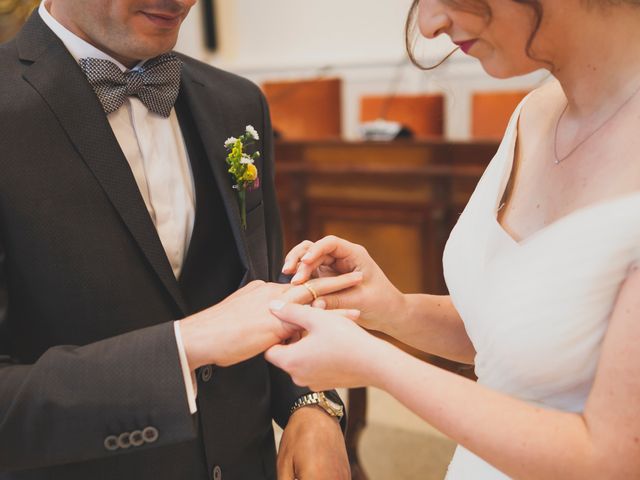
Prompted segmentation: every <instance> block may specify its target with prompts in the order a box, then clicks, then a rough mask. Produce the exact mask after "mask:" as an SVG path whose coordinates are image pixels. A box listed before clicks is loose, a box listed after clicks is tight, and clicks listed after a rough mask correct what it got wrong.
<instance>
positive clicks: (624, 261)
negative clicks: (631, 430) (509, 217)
mask: <svg viewBox="0 0 640 480" xmlns="http://www.w3.org/2000/svg"><path fill="white" fill-rule="evenodd" d="M525 101H526V99H525ZM523 103H524V101H523ZM521 106H522V104H521ZM521 106H520V107H518V109H517V110H516V112H515V113H514V115H513V117H512V119H511V122H510V124H509V126H508V128H507V131H506V133H505V137H504V140H503V142H502V144H501V146H500V148H499V150H498V152H497V153H496V156H495V157H494V159H493V160H492V161H491V163H490V164H489V166H488V167H487V170H486V171H485V173H484V175H483V176H482V178H481V180H480V182H479V183H478V186H477V187H476V190H475V191H474V193H473V195H472V197H471V199H470V200H469V203H468V205H467V207H466V208H465V210H464V212H463V213H462V215H461V216H460V218H459V220H458V223H457V224H456V226H455V228H454V229H453V231H452V232H451V236H450V238H449V240H448V242H447V245H446V248H445V252H444V260H443V261H444V273H445V278H446V282H447V286H448V288H449V292H450V294H451V298H452V301H453V303H454V305H455V306H456V308H457V309H458V312H459V313H460V315H461V317H462V319H463V321H464V324H465V327H466V330H467V333H468V334H469V337H470V339H471V341H472V342H473V345H474V347H475V349H476V352H477V355H476V358H475V371H476V375H477V376H478V382H479V383H481V384H483V385H485V386H487V387H490V388H492V389H494V390H497V391H500V392H503V393H505V394H508V395H511V396H513V397H517V398H519V399H522V400H524V401H526V402H529V403H531V404H535V405H538V406H543V407H546V408H553V409H559V410H564V411H569V412H580V411H582V410H583V408H584V405H585V402H586V399H587V396H588V395H589V390H590V389H591V385H592V383H593V380H594V376H595V372H596V366H597V364H598V358H599V355H600V348H601V344H602V341H603V337H604V335H605V333H606V330H607V325H608V319H609V315H610V313H611V311H612V309H613V307H614V304H615V301H616V296H617V293H618V291H619V288H620V286H621V284H622V283H623V282H624V279H625V277H626V276H627V274H628V271H629V268H630V267H631V266H632V265H633V264H634V263H637V262H638V261H639V260H640V192H637V193H634V194H630V195H625V196H622V197H618V198H615V199H613V200H609V201H606V202H603V203H598V204H596V205H591V206H587V207H585V208H581V209H579V210H577V211H575V212H573V213H571V214H570V215H567V216H566V217H564V218H561V219H559V220H558V221H555V222H553V223H552V224H550V225H548V226H546V227H544V228H543V229H541V230H540V231H538V232H536V233H534V234H533V235H531V236H529V237H527V238H525V239H524V240H523V241H520V242H517V241H515V240H514V239H513V238H512V237H511V236H510V235H509V234H508V233H507V232H506V231H505V230H504V229H503V228H502V226H501V225H500V224H499V223H498V220H497V210H498V203H499V202H500V201H501V199H502V196H503V192H504V190H505V188H506V185H507V182H508V180H509V177H510V174H511V168H512V162H513V157H514V147H515V143H516V135H517V120H518V115H519V111H520V108H521ZM469 408H473V405H469ZM514 440H516V439H515V438H514ZM446 478H447V480H498V479H505V478H508V477H507V476H506V475H504V474H502V473H501V472H499V471H498V470H497V469H495V468H494V467H492V466H491V465H489V464H488V463H486V462H485V461H483V460H482V459H480V458H479V457H477V456H476V455H474V454H473V453H471V452H469V451H468V450H466V449H465V448H463V447H461V446H459V447H458V448H457V450H456V452H455V455H454V457H453V460H452V461H451V464H450V466H449V471H448V473H447V477H446Z"/></svg>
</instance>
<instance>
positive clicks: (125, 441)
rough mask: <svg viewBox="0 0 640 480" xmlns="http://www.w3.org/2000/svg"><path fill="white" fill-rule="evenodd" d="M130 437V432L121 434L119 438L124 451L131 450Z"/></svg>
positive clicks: (119, 443)
mask: <svg viewBox="0 0 640 480" xmlns="http://www.w3.org/2000/svg"><path fill="white" fill-rule="evenodd" d="M130 437H131V434H130V433H129V432H125V433H121V434H120V436H119V437H118V446H119V447H120V448H122V449H127V448H129V447H130V446H131V441H130V440H129V439H130Z"/></svg>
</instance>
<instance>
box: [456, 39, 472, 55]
mask: <svg viewBox="0 0 640 480" xmlns="http://www.w3.org/2000/svg"><path fill="white" fill-rule="evenodd" d="M477 41H478V40H477V39H475V38H474V39H472V40H464V41H462V42H453V43H455V44H456V45H458V46H459V47H460V50H462V51H463V52H464V53H469V50H471V47H473V46H474V45H475V44H476V42H477Z"/></svg>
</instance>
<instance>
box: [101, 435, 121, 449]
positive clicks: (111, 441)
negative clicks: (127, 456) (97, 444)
mask: <svg viewBox="0 0 640 480" xmlns="http://www.w3.org/2000/svg"><path fill="white" fill-rule="evenodd" d="M104 448H106V449H107V450H109V451H110V452H115V451H116V450H118V448H120V447H118V437H116V436H115V435H109V436H108V437H107V438H105V439H104Z"/></svg>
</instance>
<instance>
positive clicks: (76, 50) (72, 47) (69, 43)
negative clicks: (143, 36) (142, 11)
mask: <svg viewBox="0 0 640 480" xmlns="http://www.w3.org/2000/svg"><path fill="white" fill-rule="evenodd" d="M44 3H45V0H42V2H41V3H40V7H38V14H39V15H40V17H41V18H42V21H43V22H44V23H45V24H46V25H47V26H48V27H49V28H50V29H51V30H52V31H53V33H55V34H56V36H57V37H58V38H59V39H60V40H62V43H63V44H64V46H65V47H66V48H67V50H69V53H70V54H71V55H72V56H73V58H74V59H75V60H76V62H77V61H79V60H80V59H81V58H88V57H91V58H99V59H101V60H109V61H110V62H113V63H114V64H116V65H117V66H118V68H119V69H120V70H122V71H123V72H126V71H127V70H129V69H128V68H127V67H125V66H124V65H123V64H122V63H120V62H119V61H117V60H116V59H115V58H113V57H112V56H110V55H108V54H106V53H104V52H103V51H102V50H100V49H98V48H96V47H94V46H93V45H91V44H90V43H89V42H87V41H85V40H83V39H82V38H80V37H78V36H77V35H76V34H75V33H73V32H71V31H70V30H68V29H67V28H66V27H65V26H64V25H62V24H61V23H60V22H58V21H57V20H56V19H55V18H53V16H52V15H51V14H50V13H49V11H48V10H47V7H45V5H44ZM143 63H144V61H142V62H140V63H139V64H138V65H136V66H135V67H133V69H132V70H135V69H137V68H139V67H140V66H141V65H142V64H143Z"/></svg>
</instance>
